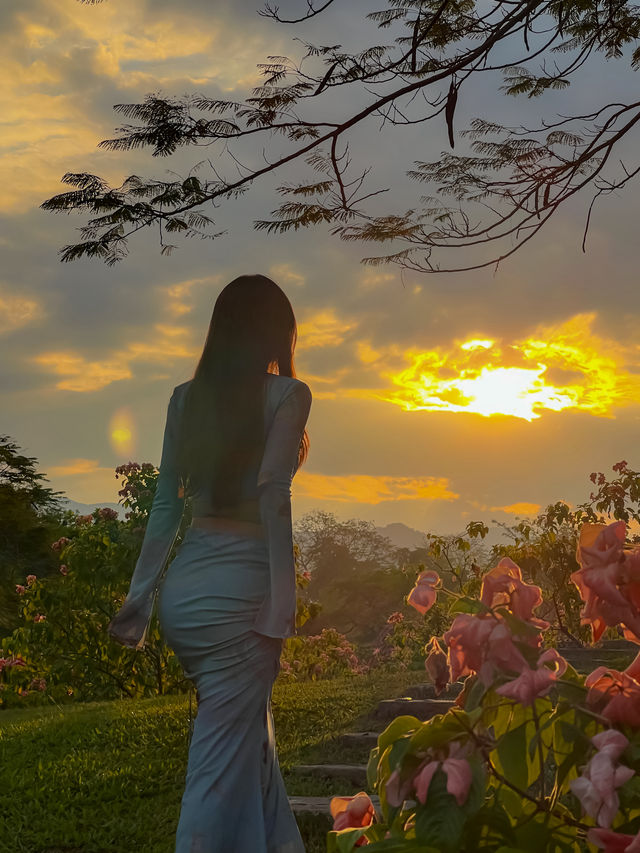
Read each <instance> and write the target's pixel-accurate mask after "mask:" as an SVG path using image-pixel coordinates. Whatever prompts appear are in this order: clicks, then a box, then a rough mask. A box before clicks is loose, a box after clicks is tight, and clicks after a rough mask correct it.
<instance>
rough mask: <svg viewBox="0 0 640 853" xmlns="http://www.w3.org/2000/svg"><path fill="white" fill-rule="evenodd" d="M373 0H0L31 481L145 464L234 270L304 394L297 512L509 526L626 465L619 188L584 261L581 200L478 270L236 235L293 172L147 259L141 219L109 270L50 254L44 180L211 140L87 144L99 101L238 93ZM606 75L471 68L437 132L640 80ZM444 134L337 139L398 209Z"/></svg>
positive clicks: (53, 223) (13, 404) (0, 179)
mask: <svg viewBox="0 0 640 853" xmlns="http://www.w3.org/2000/svg"><path fill="white" fill-rule="evenodd" d="M282 5H283V7H284V6H285V3H284V2H283V4H282ZM368 7H370V4H365V3H363V2H361V0H356V2H352V3H349V4H339V8H338V9H337V10H336V11H335V12H334V13H332V14H331V15H329V14H327V15H326V17H324V18H323V20H322V21H319V22H314V24H313V25H309V26H308V28H307V29H306V30H305V31H304V33H303V32H302V30H301V29H299V28H298V30H297V31H296V29H295V28H286V27H283V26H278V25H277V24H275V23H274V22H272V21H269V20H267V19H265V18H262V17H259V16H258V15H257V14H256V9H257V8H258V0H255V2H254V0H252V2H249V0H242V1H241V2H239V0H235V2H232V0H228V2H219V1H218V2H216V3H212V2H211V0H181V2H180V3H176V2H169V0H108V2H106V3H104V4H102V5H98V6H85V5H81V4H80V3H78V2H77V0H20V2H13V0H10V2H5V3H3V4H2V5H1V6H0V65H1V66H2V81H3V85H2V87H1V89H0V107H1V112H0V127H1V133H0V220H1V221H0V251H1V254H2V265H1V267H0V346H1V360H0V377H1V379H0V388H1V395H2V396H1V401H0V406H1V410H2V422H1V424H0V433H2V434H8V435H9V436H10V437H11V438H12V439H13V440H14V441H16V442H17V443H18V444H19V446H20V447H21V448H22V450H23V452H25V453H26V454H27V455H30V456H35V457H36V458H37V459H38V461H39V466H40V470H41V471H42V472H43V473H45V474H46V475H47V477H48V478H49V484H50V485H51V487H53V488H55V489H61V490H64V492H65V493H66V494H67V496H68V497H69V498H71V499H73V500H76V501H81V502H86V503H93V502H101V501H102V502H115V501H117V490H118V488H119V481H117V480H116V479H115V477H114V468H115V467H116V466H117V465H119V464H121V463H123V462H127V461H129V460H137V461H139V462H143V461H149V462H153V463H154V464H158V463H159V460H160V451H161V441H162V433H163V428H164V419H165V415H166V407H167V403H168V400H169V397H170V395H171V391H172V389H173V387H174V386H175V385H177V384H179V383H181V382H184V381H185V380H187V379H189V378H190V377H191V375H192V374H193V370H194V368H195V365H196V362H197V359H198V357H199V354H200V352H201V350H202V346H203V344H204V338H205V335H206V331H207V328H208V323H209V320H210V316H211V311H212V309H213V304H214V302H215V299H216V297H217V295H218V293H219V292H220V290H221V289H222V288H223V287H224V285H225V284H227V283H228V282H229V281H230V280H231V279H233V278H235V277H236V276H237V275H240V274H242V273H254V272H260V273H264V274H266V275H268V276H270V277H272V278H274V279H275V280H276V281H277V282H278V283H279V284H280V285H281V287H282V288H283V289H284V290H285V292H286V293H287V295H288V296H289V298H290V300H291V302H292V305H293V307H294V310H295V312H296V317H297V320H298V348H297V351H296V368H297V373H298V376H299V377H300V378H301V379H303V380H304V381H305V382H307V383H308V384H309V386H310V387H311V390H312V392H313V397H314V402H313V406H312V411H311V416H310V419H309V422H308V432H309V437H310V442H311V447H310V454H309V459H308V461H307V463H306V464H305V465H304V466H303V468H302V469H300V471H299V473H298V475H297V476H296V479H295V481H294V484H293V511H294V518H298V517H299V516H301V515H302V514H303V513H305V512H307V511H309V510H311V509H315V508H320V509H323V510H328V511H331V512H335V513H336V514H337V515H338V516H339V517H341V518H349V517H359V518H364V519H368V520H371V521H374V522H375V523H376V524H380V525H383V524H387V523H389V522H396V521H400V522H404V523H405V524H408V525H410V526H412V527H415V528H417V529H419V530H423V531H428V530H437V531H439V532H454V531H458V530H460V529H462V527H463V526H464V525H465V524H466V523H467V522H468V521H470V520H472V519H474V520H475V519H482V520H485V521H487V522H490V521H491V520H492V519H496V520H497V521H499V522H509V521H512V520H513V519H514V518H515V517H516V516H517V515H527V514H531V513H535V512H536V511H537V510H538V508H540V507H544V506H545V505H546V504H547V503H549V502H551V501H555V500H559V499H563V500H566V501H568V502H569V503H571V504H576V503H579V502H581V501H583V500H585V499H586V498H588V495H589V491H590V486H591V484H590V483H589V480H588V477H589V473H590V472H591V471H596V470H600V471H606V472H610V471H611V466H612V465H613V464H614V463H615V462H617V461H619V460H621V459H626V460H627V461H628V463H629V465H630V466H631V467H636V468H637V466H638V465H639V464H640V453H639V452H638V438H639V435H638V434H639V426H640V420H639V416H640V343H639V340H638V332H637V329H638V325H639V324H638V321H639V319H640V288H638V282H637V278H638V273H637V268H638V260H637V250H638V236H637V230H638V219H639V214H640V210H639V207H640V205H639V203H638V194H637V183H636V184H633V183H632V184H631V185H629V187H628V188H627V190H626V191H624V192H622V193H620V194H618V195H617V197H607V198H604V199H603V200H602V202H601V203H600V205H599V206H596V208H595V211H594V213H593V216H592V222H591V227H590V231H589V236H588V241H587V252H586V253H582V252H581V249H580V245H581V241H582V234H583V230H584V222H585V215H586V209H587V207H588V204H589V201H590V200H591V194H590V193H587V194H586V195H583V196H581V197H580V198H578V199H576V200H574V202H573V204H572V206H571V207H570V208H567V209H566V210H564V211H561V212H559V213H558V214H557V215H556V217H555V218H554V219H552V220H551V222H550V224H549V226H548V227H547V228H546V230H543V231H542V232H541V234H540V235H539V236H538V237H537V238H536V239H534V240H532V241H531V242H530V243H529V244H528V245H527V246H526V247H525V248H524V249H523V250H522V251H521V252H519V253H517V254H516V255H515V256H513V257H512V258H510V259H508V260H507V261H505V262H504V263H503V264H502V265H501V266H500V268H499V269H498V271H497V272H496V273H495V274H494V271H493V270H492V269H488V270H481V271H472V272H467V273H459V274H452V275H420V274H418V273H413V272H405V273H404V274H403V275H401V274H400V271H399V270H398V269H397V268H392V267H377V268H373V267H367V266H364V265H362V264H361V263H360V258H361V257H362V256H363V255H365V254H367V253H368V252H367V249H366V248H363V247H360V246H357V245H354V244H347V243H341V242H340V241H338V240H336V238H334V237H331V236H330V235H329V233H328V231H327V230H323V229H316V230H311V231H308V232H303V233H301V232H297V233H289V234H287V235H285V236H280V237H273V236H269V235H267V234H265V233H264V232H259V233H258V232H255V231H254V230H253V228H252V221H253V220H254V219H259V218H266V217H268V215H269V213H270V211H271V210H272V209H273V208H274V207H275V206H276V204H277V197H276V196H275V195H274V194H273V187H274V186H276V185H278V184H280V183H282V182H283V180H284V178H285V177H286V178H287V179H288V180H293V179H294V178H296V177H298V175H297V173H295V174H294V173H293V172H292V173H289V174H288V175H287V176H284V175H282V176H279V177H278V179H277V180H276V179H275V178H270V179H268V180H265V181H264V182H263V183H256V185H255V186H254V187H253V188H252V189H251V191H250V192H249V193H248V194H247V195H246V196H245V197H244V198H243V199H242V200H241V201H240V202H237V203H234V204H233V205H231V206H229V207H228V208H223V209H222V210H221V211H216V212H215V213H214V216H215V218H216V230H223V229H228V230H229V233H228V234H227V235H226V236H224V237H221V238H219V239H217V240H215V241H181V243H180V248H179V249H178V250H177V251H175V252H174V253H173V254H172V255H171V256H170V257H162V256H161V255H160V249H159V245H158V241H157V237H156V234H155V233H148V234H142V235H140V236H138V237H136V238H135V239H134V240H132V242H131V245H130V250H131V251H130V255H129V257H128V258H126V259H125V260H124V261H122V262H121V263H120V264H118V265H116V266H114V267H107V266H105V265H104V264H103V263H102V262H100V261H98V260H93V261H89V260H83V261H76V262H74V263H71V264H61V263H60V261H59V260H58V256H57V251H58V249H59V248H60V247H61V246H62V245H64V244H66V243H70V242H73V241H75V240H76V239H77V232H76V231H75V230H74V228H75V227H77V226H78V225H80V224H82V222H83V220H82V219H81V217H78V216H75V215H71V216H68V217H67V216H65V215H54V214H51V213H45V212H44V211H41V210H39V207H38V206H39V205H40V204H41V203H42V202H43V201H44V200H45V199H47V198H49V197H50V196H51V195H54V194H55V193H58V192H62V191H63V190H64V189H66V187H64V185H62V184H61V183H60V177H61V176H62V175H63V174H64V173H65V172H68V171H72V172H80V171H88V172H92V173H94V174H98V175H101V176H102V177H105V178H107V179H108V180H110V181H112V182H113V183H114V184H115V185H116V186H117V185H119V184H120V183H121V182H122V180H123V179H124V178H125V177H126V176H127V175H129V174H132V173H136V174H141V175H149V176H154V177H157V178H163V177H165V175H166V170H169V169H172V170H176V171H179V172H180V173H186V172H187V171H188V168H189V166H190V165H191V164H193V163H195V162H197V161H198V160H202V159H203V158H205V157H210V156H212V154H213V152H212V151H211V150H210V149H209V150H205V152H204V153H203V152H202V151H195V150H193V151H186V152H181V153H180V154H179V155H175V156H174V157H170V158H167V159H161V158H153V159H152V158H151V156H150V154H149V153H147V152H145V151H143V152H135V153H126V154H122V153H115V152H109V151H105V150H101V149H98V148H97V147H96V146H97V143H98V142H100V141H101V140H102V139H105V138H109V137H110V136H113V134H114V129H115V127H117V126H118V125H119V124H120V123H121V122H120V117H119V116H118V115H117V114H115V113H114V112H113V110H112V105H113V104H117V103H132V102H136V101H140V100H142V99H143V97H144V95H145V94H147V93H149V92H161V93H162V94H165V95H181V94H184V93H187V92H198V93H206V94H208V95H211V96H218V97H230V98H233V99H236V100H241V99H242V98H244V97H246V96H247V94H249V92H250V88H251V87H252V86H254V85H257V84H258V82H259V79H260V78H259V76H258V72H257V70H256V64H257V63H259V62H262V61H264V60H265V57H266V56H267V55H268V54H289V55H298V54H299V52H300V46H299V44H298V43H296V42H294V41H293V40H292V38H293V36H294V35H296V34H297V35H301V34H303V35H304V36H305V37H308V38H309V39H310V40H314V39H317V40H319V41H323V40H325V43H335V42H337V41H338V40H340V41H342V43H343V44H344V45H345V46H348V45H349V43H350V39H352V38H354V39H356V38H365V37H366V35H367V34H366V33H364V32H363V30H362V27H363V24H362V23H361V14H360V13H361V11H362V10H363V9H365V8H368ZM212 9H215V11H212ZM338 33H339V35H338ZM371 34H372V38H373V39H376V38H377V35H376V34H377V30H375V28H373V27H372V28H371ZM327 40H328V41H327ZM627 68H628V66H627V64H624V63H615V62H613V61H611V62H608V63H607V62H605V61H604V60H602V59H600V60H595V61H594V62H592V63H591V65H588V66H585V68H584V69H583V70H582V71H581V77H580V80H579V85H575V86H572V87H571V88H570V89H569V90H567V91H565V92H562V93H551V94H549V95H546V96H545V99H544V100H543V101H538V100H534V101H532V100H528V101H527V99H525V102H524V103H517V102H515V101H514V100H513V99H509V100H507V99H506V98H505V97H504V96H503V95H500V94H498V93H496V91H495V89H496V84H497V83H499V82H500V81H499V80H496V78H494V83H493V85H492V86H491V85H489V83H488V82H487V81H483V83H482V85H480V84H479V87H478V89H477V92H476V95H477V97H475V98H471V97H467V98H465V96H464V95H463V96H461V101H462V102H461V103H460V104H459V115H458V116H457V118H456V123H457V126H458V128H459V129H462V128H463V127H464V126H465V125H466V123H467V121H468V120H469V119H470V118H471V117H473V116H475V115H478V114H479V113H480V114H482V115H485V116H486V115H491V116H492V117H493V116H495V118H496V119H497V120H499V121H500V120H503V121H505V122H506V123H509V122H512V123H515V122H516V121H518V122H519V121H521V120H523V118H528V119H529V124H531V125H533V124H536V123H538V122H539V120H540V118H541V117H542V116H543V115H545V116H546V117H548V118H553V117H554V116H555V115H556V113H561V112H563V111H565V112H567V111H569V109H571V110H572V111H575V112H579V111H580V110H581V109H582V108H583V107H585V106H587V105H588V106H590V107H591V109H593V108H594V107H599V106H602V104H603V103H605V100H603V99H604V98H606V97H608V94H609V93H610V91H611V87H612V86H613V81H615V93H614V95H612V98H614V99H615V98H618V97H619V98H622V97H624V95H625V92H627V91H631V90H632V88H633V87H634V85H635V84H637V76H635V77H634V75H633V73H632V72H629V71H628V70H627ZM470 91H472V90H470ZM463 92H464V90H463ZM592 98H595V100H592ZM609 100H611V98H609ZM479 105H480V106H479ZM568 105H570V107H568ZM339 108H341V109H342V110H343V111H344V110H345V109H346V105H345V104H342V106H341V107H339ZM509 111H511V112H509ZM635 146H636V147H637V140H636V142H635ZM446 149H447V143H446V129H445V128H444V127H442V126H441V124H440V123H439V122H438V121H436V122H434V123H433V127H431V126H425V127H422V128H421V129H420V132H419V133H418V132H416V131H415V129H412V130H411V131H406V132H405V131H403V130H400V131H393V130H392V129H388V130H384V131H382V132H379V126H378V124H376V123H375V122H372V123H371V124H370V125H369V126H368V127H365V128H361V129H359V130H358V131H357V132H356V133H355V134H354V136H353V149H352V153H353V154H354V156H357V157H358V158H359V160H361V162H362V164H363V167H364V166H366V165H370V166H372V175H373V176H374V177H375V181H377V182H378V183H379V184H380V185H381V186H382V185H385V186H386V185H393V187H394V193H395V194H394V196H393V200H389V204H390V206H392V207H393V208H394V209H395V210H398V211H404V210H406V209H408V208H409V207H410V206H411V205H412V204H415V203H416V199H417V197H418V196H419V194H420V192H421V191H422V192H423V191H424V190H423V189H422V190H420V188H418V190H416V188H415V187H414V186H411V185H410V184H409V183H408V182H407V181H406V180H403V179H402V175H403V173H404V170H405V169H407V168H411V167H412V165H413V160H416V159H423V160H426V159H429V158H433V159H435V158H437V156H438V155H439V152H440V151H443V150H446ZM633 150H634V142H633V141H632V140H629V141H627V142H626V143H625V148H624V149H622V150H621V151H620V154H619V155H618V156H619V157H623V156H627V155H629V158H630V159H629V165H630V166H636V165H637V163H635V162H633V157H632V152H633ZM259 156H261V150H257V151H256V157H259ZM387 195H390V194H387ZM205 212H208V211H205ZM461 260H462V259H461Z"/></svg>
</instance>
